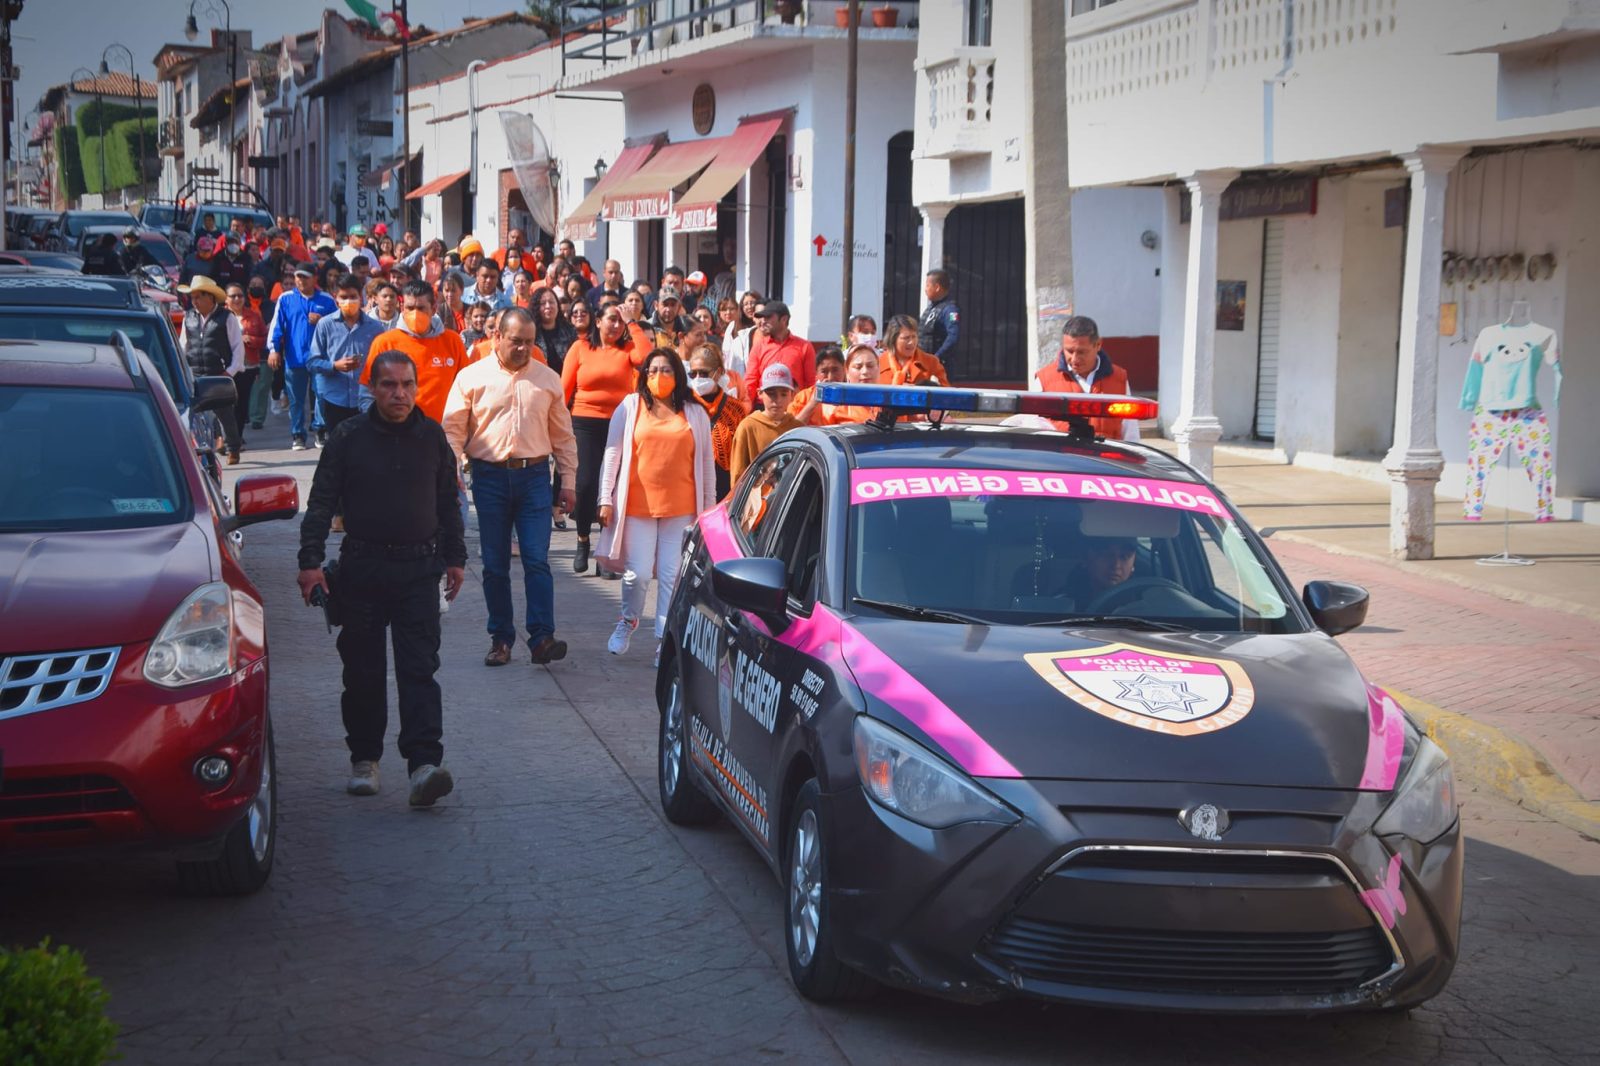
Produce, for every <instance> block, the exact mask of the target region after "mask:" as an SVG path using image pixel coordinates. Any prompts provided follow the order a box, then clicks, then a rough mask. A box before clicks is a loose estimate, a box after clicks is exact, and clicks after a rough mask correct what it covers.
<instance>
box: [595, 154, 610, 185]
mask: <svg viewBox="0 0 1600 1066" xmlns="http://www.w3.org/2000/svg"><path fill="white" fill-rule="evenodd" d="M609 169H610V168H609V167H607V166H606V161H605V159H604V157H602V158H600V159H596V160H595V161H594V177H595V180H596V181H599V180H600V179H601V178H603V177H605V176H606V171H607V170H609Z"/></svg>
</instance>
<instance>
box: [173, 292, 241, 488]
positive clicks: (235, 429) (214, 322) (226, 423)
mask: <svg viewBox="0 0 1600 1066" xmlns="http://www.w3.org/2000/svg"><path fill="white" fill-rule="evenodd" d="M178 291H179V292H181V293H184V294H186V295H187V296H188V297H189V311H188V313H187V314H185V315H184V316H183V332H182V333H181V334H180V335H179V337H178V343H179V344H180V345H181V346H182V348H183V356H184V358H185V359H187V360H188V362H189V369H190V370H192V371H194V374H195V376H196V377H202V376H215V375H218V374H227V375H229V376H230V377H231V376H232V375H234V374H237V373H238V372H239V371H240V370H242V369H244V332H243V331H242V330H241V329H240V328H239V320H238V319H237V318H235V317H234V316H233V315H232V314H230V313H229V312H228V309H227V299H228V294H227V293H225V292H223V291H222V287H221V286H219V285H218V284H217V283H216V282H214V281H212V280H211V279H210V278H208V277H206V276H205V275H204V274H196V275H195V276H194V277H193V278H192V279H191V280H190V281H189V284H187V285H179V286H178ZM217 420H218V421H219V422H221V423H222V435H223V439H224V440H225V441H226V444H227V449H228V465H229V466H232V465H233V464H234V463H237V462H238V461H239V449H240V447H241V446H242V445H243V443H244V442H243V441H242V440H240V438H239V419H238V417H237V416H236V415H235V413H234V409H233V408H232V407H225V408H223V409H222V410H220V411H218V412H217Z"/></svg>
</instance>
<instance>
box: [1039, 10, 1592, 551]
mask: <svg viewBox="0 0 1600 1066" xmlns="http://www.w3.org/2000/svg"><path fill="white" fill-rule="evenodd" d="M1596 14H1597V12H1596V11H1595V10H1594V5H1593V4H1589V3H1568V2H1565V0H1526V2H1517V3H1511V2H1487V0H1484V2H1477V3H1457V2H1452V0H1370V2H1364V3H1340V2H1337V0H1122V2H1119V3H1115V4H1109V5H1099V6H1098V7H1096V6H1095V5H1093V4H1081V5H1080V4H1075V5H1074V9H1073V13H1072V14H1070V15H1069V17H1068V19H1067V21H1066V31H1065V46H1066V47H1065V58H1066V108H1067V115H1068V121H1067V135H1068V142H1069V144H1070V145H1071V165H1070V175H1071V180H1072V183H1073V185H1074V186H1088V187H1119V186H1122V187H1125V186H1133V185H1150V184H1162V185H1163V186H1164V188H1165V192H1164V196H1165V210H1164V216H1165V217H1164V220H1163V225H1162V227H1161V234H1160V248H1161V279H1162V296H1161V308H1162V311H1161V317H1162V322H1161V341H1162V343H1161V362H1162V373H1161V386H1160V391H1161V399H1162V408H1163V421H1164V423H1165V425H1166V428H1167V429H1168V431H1169V432H1170V433H1171V434H1172V435H1173V436H1174V437H1175V439H1176V440H1177V441H1178V442H1179V445H1180V449H1181V451H1182V453H1183V454H1184V455H1185V457H1187V458H1189V459H1190V460H1191V461H1195V462H1197V463H1198V464H1199V465H1201V466H1203V467H1204V466H1209V462H1210V453H1211V449H1212V447H1213V445H1214V444H1215V442H1216V441H1217V440H1219V439H1228V438H1249V437H1252V436H1254V437H1258V438H1260V439H1263V440H1266V441H1270V442H1272V443H1273V444H1274V445H1275V446H1276V447H1278V448H1279V449H1281V450H1282V451H1283V453H1284V454H1285V455H1286V456H1287V457H1289V458H1291V459H1292V460H1293V461H1296V462H1307V463H1319V464H1324V465H1330V466H1334V467H1336V468H1343V469H1360V468H1362V467H1363V466H1364V467H1365V469H1366V470H1367V471H1368V472H1369V473H1371V474H1373V475H1375V476H1381V477H1385V478H1387V479H1389V480H1390V482H1391V485H1392V490H1391V491H1392V497H1393V507H1392V522H1391V547H1392V549H1393V550H1394V551H1395V552H1396V554H1399V555H1404V556H1407V557H1410V558H1429V557H1431V555H1432V551H1433V500H1434V495H1435V492H1436V491H1437V492H1438V493H1439V494H1441V495H1444V496H1460V495H1462V494H1463V492H1464V490H1465V488H1466V485H1467V481H1466V469H1467V466H1466V464H1467V461H1468V457H1469V440H1468V433H1467V429H1468V423H1469V420H1470V418H1471V413H1470V412H1468V411H1465V410H1462V409H1461V407H1460V401H1461V397H1462V387H1463V380H1464V379H1465V377H1466V376H1467V371H1468V364H1469V359H1470V357H1471V352H1472V350H1473V347H1474V342H1475V341H1476V339H1477V338H1478V337H1479V335H1480V334H1481V333H1482V331H1483V330H1484V329H1485V328H1487V327H1491V326H1495V325H1498V324H1502V323H1504V322H1506V321H1507V320H1508V319H1512V318H1513V317H1514V316H1515V317H1516V318H1517V319H1518V320H1520V318H1521V317H1522V316H1524V315H1526V316H1528V317H1529V318H1531V320H1532V321H1534V322H1536V323H1539V324H1542V325H1544V326H1548V327H1549V328H1550V329H1551V330H1553V331H1554V332H1555V333H1556V334H1557V335H1558V337H1559V338H1560V351H1561V355H1562V359H1561V362H1562V364H1563V367H1564V369H1565V371H1566V374H1565V382H1564V385H1563V388H1562V392H1561V404H1560V408H1559V409H1558V408H1557V407H1556V406H1555V404H1554V402H1553V401H1554V390H1553V388H1552V382H1551V377H1550V376H1549V375H1546V376H1545V377H1544V378H1543V379H1542V380H1541V382H1540V395H1541V398H1542V400H1543V404H1544V407H1545V415H1546V416H1547V417H1548V419H1549V422H1550V424H1551V429H1552V440H1553V448H1552V449H1551V451H1552V452H1553V455H1552V459H1553V464H1554V477H1555V480H1556V495H1557V500H1556V508H1555V513H1556V516H1557V517H1584V518H1590V519H1593V518H1595V517H1596V516H1595V515H1594V513H1593V508H1588V509H1587V510H1586V509H1585V506H1584V500H1585V499H1586V498H1588V497H1593V496H1595V495H1597V494H1600V425H1597V424H1596V420H1594V419H1591V418H1586V417H1582V415H1581V412H1582V411H1583V410H1584V409H1585V408H1586V406H1587V404H1588V402H1589V401H1590V400H1600V372H1597V370H1596V368H1597V366H1600V359H1597V358H1596V355H1595V349H1596V346H1597V344H1600V341H1597V339H1596V327H1597V326H1600V323H1596V322H1594V321H1592V319H1593V318H1594V316H1595V315H1596V314H1597V313H1600V306H1597V305H1596V302H1595V301H1594V300H1592V299H1586V298H1585V297H1584V294H1587V293H1593V292H1596V291H1600V257H1597V249H1600V242H1597V240H1596V237H1597V233H1596V228H1597V227H1600V213H1597V212H1596V211H1595V210H1594V208H1593V205H1594V204H1595V203H1596V202H1597V201H1600V155H1597V154H1596V153H1595V152H1594V151H1592V140H1593V138H1594V137H1595V135H1596V134H1597V133H1600V20H1597V18H1596V17H1595V16H1596ZM1401 101H1403V102H1404V103H1403V106H1401V105H1399V104H1398V102H1401ZM1524 301H1525V302H1524ZM1574 412H1580V414H1578V415H1576V416H1575V415H1574ZM1506 486H1509V493H1508V492H1507V489H1506ZM1531 491H1532V490H1531V488H1530V485H1529V481H1528V479H1527V478H1525V477H1523V476H1522V474H1521V473H1519V472H1513V476H1510V477H1505V478H1503V477H1502V476H1495V477H1492V478H1491V479H1490V481H1489V499H1490V502H1491V503H1495V502H1502V501H1505V502H1509V503H1510V505H1511V506H1513V507H1517V508H1520V509H1531V505H1532V502H1533V501H1532V498H1531Z"/></svg>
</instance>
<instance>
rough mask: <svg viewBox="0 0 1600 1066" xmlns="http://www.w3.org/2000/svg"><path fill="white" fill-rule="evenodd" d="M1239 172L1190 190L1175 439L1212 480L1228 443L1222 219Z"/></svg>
mask: <svg viewBox="0 0 1600 1066" xmlns="http://www.w3.org/2000/svg"><path fill="white" fill-rule="evenodd" d="M1238 176H1239V172H1238V171H1237V170H1202V171H1199V172H1198V173H1195V174H1191V175H1189V176H1188V177H1187V178H1185V179H1184V184H1185V185H1186V186H1188V189H1189V272H1188V275H1187V276H1186V277H1185V279H1184V290H1183V293H1184V296H1183V393H1182V395H1181V396H1180V397H1179V401H1178V403H1179V407H1178V420H1177V422H1175V423H1174V424H1173V426H1172V439H1173V440H1174V441H1176V442H1177V444H1178V458H1180V459H1182V460H1183V461H1184V462H1186V463H1188V464H1189V465H1190V466H1192V467H1194V468H1195V469H1196V470H1198V471H1200V473H1201V474H1203V475H1205V476H1206V477H1210V476H1211V453H1212V451H1213V449H1215V447H1216V444H1217V441H1218V440H1219V439H1220V438H1221V437H1222V423H1221V422H1219V421H1217V416H1216V414H1215V408H1214V406H1213V403H1212V396H1213V395H1214V380H1213V379H1214V378H1215V377H1216V369H1217V213H1218V211H1219V210H1220V208H1221V206H1222V191H1223V190H1224V189H1226V188H1227V187H1228V186H1229V184H1231V183H1232V181H1233V179H1234V178H1236V177H1238Z"/></svg>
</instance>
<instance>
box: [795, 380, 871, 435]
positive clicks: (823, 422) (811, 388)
mask: <svg viewBox="0 0 1600 1066" xmlns="http://www.w3.org/2000/svg"><path fill="white" fill-rule="evenodd" d="M816 393H817V387H816V386H815V385H808V386H806V387H805V388H803V389H801V390H800V391H799V392H797V393H795V394H794V399H792V400H790V401H789V413H790V414H792V415H794V416H795V417H796V418H799V417H800V412H801V411H802V410H804V409H805V406H806V404H808V403H810V402H811V397H813V396H815V395H816ZM872 415H873V409H872V408H870V407H855V406H852V405H849V404H842V403H819V404H817V406H816V409H815V410H813V411H812V412H811V420H810V421H809V422H807V423H806V424H807V425H810V426H842V425H844V424H845V423H847V422H865V421H867V420H868V419H870V418H871V417H872Z"/></svg>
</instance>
